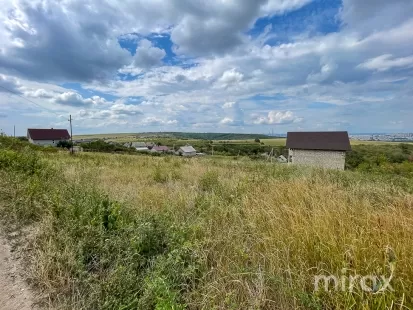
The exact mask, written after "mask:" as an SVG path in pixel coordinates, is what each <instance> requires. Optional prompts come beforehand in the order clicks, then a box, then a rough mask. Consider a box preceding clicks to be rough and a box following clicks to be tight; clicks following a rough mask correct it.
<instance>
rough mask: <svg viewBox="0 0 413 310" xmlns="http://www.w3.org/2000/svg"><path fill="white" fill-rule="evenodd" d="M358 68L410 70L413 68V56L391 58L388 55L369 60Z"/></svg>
mask: <svg viewBox="0 0 413 310" xmlns="http://www.w3.org/2000/svg"><path fill="white" fill-rule="evenodd" d="M358 67H359V68H363V69H369V70H377V71H387V70H390V69H393V68H410V67H413V56H409V57H400V58H393V56H392V55H390V54H385V55H381V56H378V57H376V58H371V59H369V60H367V61H366V62H364V63H362V64H360V65H358Z"/></svg>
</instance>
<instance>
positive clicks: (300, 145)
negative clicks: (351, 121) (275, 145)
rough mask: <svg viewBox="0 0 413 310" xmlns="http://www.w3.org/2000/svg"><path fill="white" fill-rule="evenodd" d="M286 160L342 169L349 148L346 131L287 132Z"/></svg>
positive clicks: (298, 163)
mask: <svg viewBox="0 0 413 310" xmlns="http://www.w3.org/2000/svg"><path fill="white" fill-rule="evenodd" d="M287 148H288V162H289V163H290V164H297V165H308V166H315V167H321V168H328V169H337V170H344V167H345V161H346V151H349V150H351V146H350V139H349V137H348V133H347V131H325V132H289V133H287Z"/></svg>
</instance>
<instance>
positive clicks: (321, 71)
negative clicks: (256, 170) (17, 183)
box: [0, 0, 413, 131]
mask: <svg viewBox="0 0 413 310" xmlns="http://www.w3.org/2000/svg"><path fill="white" fill-rule="evenodd" d="M309 2H311V1H310V0H257V1H241V2H234V1H226V0H225V1H224V0H211V1H207V2H205V1H201V0H169V1H166V0H140V1H132V0H125V1H122V2H117V3H115V2H113V1H112V0H105V1H97V0H86V3H84V2H80V1H79V0H70V1H66V0H65V1H60V2H59V3H57V2H56V1H52V0H33V1H30V2H29V1H26V0H14V1H8V2H7V1H6V2H4V4H3V6H2V7H0V19H1V20H2V21H3V23H2V24H0V41H1V42H2V45H1V47H0V72H1V73H2V74H1V75H0V86H1V85H4V87H9V88H11V89H13V90H14V91H16V92H19V93H20V94H22V95H24V96H27V97H28V98H30V100H32V101H34V102H36V103H37V104H38V105H39V106H40V107H41V108H40V107H36V108H35V109H39V112H38V115H40V116H39V117H42V118H43V120H44V121H45V122H46V121H47V119H48V118H47V117H49V118H50V115H53V113H54V112H56V113H58V114H61V113H62V114H66V113H68V112H70V113H72V114H73V115H75V112H76V113H77V112H78V110H79V109H81V110H83V112H82V113H83V114H82V115H80V114H79V115H78V118H79V119H80V120H82V122H83V125H82V126H84V127H85V128H86V127H89V126H92V123H96V124H97V123H98V122H99V123H102V122H107V124H109V123H110V124H111V125H110V126H113V127H110V129H112V128H116V126H118V127H121V126H137V127H136V128H141V127H139V126H141V125H142V126H151V125H153V126H159V125H162V126H170V127H171V128H173V127H174V126H178V125H179V128H187V130H191V129H192V128H193V127H192V126H199V127H197V128H202V130H204V129H205V130H215V129H216V128H217V126H216V125H217V124H220V123H221V122H222V121H224V120H225V122H228V124H229V120H232V123H231V125H232V126H238V128H239V130H241V126H243V127H245V128H244V129H245V130H251V131H260V130H263V128H265V125H266V124H284V125H285V126H284V127H283V128H288V129H291V128H297V127H296V122H299V121H300V120H301V119H300V117H301V116H305V120H306V122H304V121H303V122H301V123H300V127H303V128H307V127H308V128H307V129H311V127H312V126H315V125H314V124H319V126H320V130H321V129H324V128H330V127H334V126H335V127H340V126H341V127H340V128H344V127H345V126H348V128H347V127H346V128H345V129H349V130H350V129H351V128H356V130H357V128H365V127H366V126H367V125H366V123H368V124H371V126H376V125H375V124H378V125H377V126H379V127H380V126H382V124H388V121H387V118H388V117H390V116H391V117H392V119H399V118H398V117H397V115H395V114H396V113H399V114H400V113H403V115H406V117H407V116H411V115H412V108H411V99H412V98H413V92H412V91H411V89H413V53H412V50H411V42H412V41H413V31H412V30H413V18H412V15H411V13H410V12H411V11H412V9H413V8H412V6H413V2H412V1H411V0H395V1H387V0H374V1H373V0H365V1H358V0H343V7H342V9H341V10H338V9H337V12H338V15H337V16H336V18H338V23H341V25H339V28H338V29H337V31H335V32H332V33H328V34H325V33H324V32H323V31H324V30H325V29H324V28H323V30H321V31H317V30H318V28H317V27H316V26H317V25H309V27H308V29H304V30H302V32H301V33H296V32H295V28H296V25H295V24H288V23H289V22H291V21H293V23H295V21H294V19H291V18H290V17H291V16H290V15H289V14H288V12H289V11H291V10H294V9H297V8H300V7H302V6H304V5H306V4H307V3H309ZM317 5H318V6H319V7H317ZM314 6H315V7H317V9H316V10H314V12H312V14H311V15H317V14H319V12H318V11H319V10H321V11H323V7H322V6H320V4H319V3H317V2H314ZM274 14H284V15H283V18H282V20H281V21H280V22H281V24H280V25H279V26H280V27H278V26H275V25H271V24H270V23H269V24H267V25H265V27H261V28H262V29H260V26H258V24H257V25H255V21H257V19H258V18H260V17H265V16H272V15H274ZM320 16H321V17H324V15H323V13H321V15H320ZM320 16H319V18H321V17H320ZM265 20H266V19H265V18H263V19H261V20H260V23H259V25H261V22H265ZM312 20H313V19H312ZM283 21H285V23H286V24H283ZM324 22H325V21H324V20H323V23H324ZM307 23H308V19H307V17H306V16H303V20H302V23H301V21H300V26H302V25H307ZM313 26H314V29H317V30H315V31H312V27H313ZM293 28H294V29H293ZM303 28H305V27H302V28H300V29H303ZM291 29H292V30H291ZM290 30H291V33H293V34H291V33H290ZM300 31H301V30H300ZM154 32H157V33H154ZM280 34H281V35H280ZM169 39H170V40H171V41H170V42H168V40H169ZM118 40H119V41H120V42H121V43H122V44H124V45H126V47H127V48H128V50H126V49H122V48H121V47H120V46H119V44H118ZM157 40H159V41H157ZM163 43H167V45H163ZM168 45H169V46H168ZM135 46H136V54H135V55H134V56H132V55H131V54H130V51H132V49H134V48H135ZM167 46H168V47H167ZM170 47H171V48H172V50H174V51H175V52H176V53H177V55H176V56H174V55H172V54H170V49H169V48H170ZM119 72H121V73H129V74H131V75H132V76H134V78H133V79H131V76H129V75H128V76H122V75H117V73H119ZM122 79H123V80H122ZM35 81H37V82H35ZM67 82H80V83H81V86H80V85H76V86H74V87H73V88H74V89H78V90H79V89H80V88H83V90H85V91H83V90H79V91H75V90H69V89H65V88H63V87H61V86H59V85H65V84H64V83H67ZM68 85H70V84H68ZM113 96H114V97H113ZM130 97H133V98H130ZM104 98H110V99H107V100H105V99H104ZM119 98H122V99H119ZM0 101H1V104H2V106H5V107H7V109H15V111H17V109H21V110H24V109H26V110H29V111H24V112H25V113H29V112H30V113H33V110H34V106H31V107H30V109H29V108H28V106H29V103H28V102H26V101H25V100H24V99H22V98H18V97H17V96H12V95H11V94H10V93H8V92H5V91H2V90H1V89H0ZM132 102H133V104H130V103H132ZM312 103H319V104H320V105H324V106H325V108H324V109H316V108H308V106H309V105H311V104H312ZM409 103H410V105H409ZM315 106H316V105H315ZM42 108H44V111H42V110H41V109H42ZM223 109H225V110H223ZM21 110H19V112H21ZM49 110H50V111H51V112H50V111H49ZM45 111H47V113H49V112H50V113H49V114H47V113H46V112H45ZM366 111H368V113H369V119H371V120H369V122H365V121H364V120H361V119H360V117H359V115H362V114H363V113H365V112H366ZM400 111H403V112H400ZM222 112H225V113H222ZM16 113H17V112H16ZM392 113H393V114H392ZM7 114H8V115H11V113H9V110H7ZM295 114H297V115H299V116H300V117H298V116H297V115H295ZM47 115H48V116H47ZM94 120H96V122H95V121H94ZM116 120H118V121H119V122H118V123H116ZM120 120H121V122H120ZM88 122H90V123H91V124H89V123H88ZM168 122H170V123H168ZM403 124H404V125H403V126H405V127H406V128H407V127H409V128H411V125H408V124H409V122H408V121H407V120H406V121H404V123H403ZM317 126H318V125H317ZM383 126H384V125H383ZM400 126H402V125H400ZM127 128H132V127H127ZM133 128H135V127H133ZM238 128H237V129H238ZM103 129H104V128H102V130H103ZM244 129H243V130H244ZM108 130H109V128H108ZM120 130H122V128H120ZM411 130H413V128H412V129H411Z"/></svg>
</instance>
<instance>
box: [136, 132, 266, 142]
mask: <svg viewBox="0 0 413 310" xmlns="http://www.w3.org/2000/svg"><path fill="white" fill-rule="evenodd" d="M139 135H141V136H145V137H148V136H157V137H161V136H163V137H171V138H177V139H196V140H198V139H199V140H247V139H256V138H258V139H269V138H272V137H270V136H268V135H263V134H243V133H212V132H206V133H200V132H162V133H159V132H145V133H141V134H139Z"/></svg>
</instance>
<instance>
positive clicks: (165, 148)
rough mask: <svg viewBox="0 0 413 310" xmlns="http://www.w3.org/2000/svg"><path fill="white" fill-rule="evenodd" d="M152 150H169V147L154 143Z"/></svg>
mask: <svg viewBox="0 0 413 310" xmlns="http://www.w3.org/2000/svg"><path fill="white" fill-rule="evenodd" d="M152 150H154V151H158V152H168V151H169V147H167V146H164V145H159V146H158V145H155V146H154V147H153V148H152Z"/></svg>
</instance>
